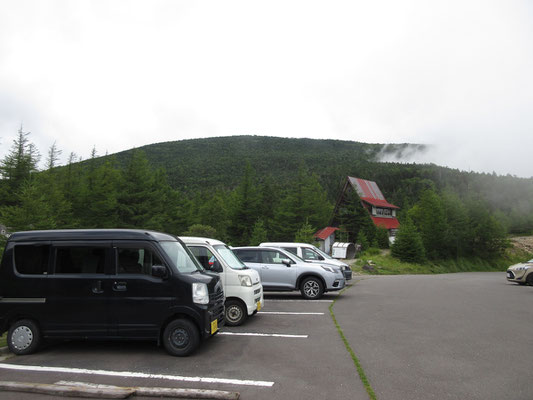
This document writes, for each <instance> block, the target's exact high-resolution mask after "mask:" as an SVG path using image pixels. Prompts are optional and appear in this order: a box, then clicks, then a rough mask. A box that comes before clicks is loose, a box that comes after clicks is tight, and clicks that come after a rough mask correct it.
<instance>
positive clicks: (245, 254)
mask: <svg viewBox="0 0 533 400" xmlns="http://www.w3.org/2000/svg"><path fill="white" fill-rule="evenodd" d="M233 252H234V253H235V254H236V255H237V257H239V259H240V260H241V261H242V262H252V263H259V262H261V260H260V258H261V257H260V254H259V252H258V251H257V250H240V249H233Z"/></svg>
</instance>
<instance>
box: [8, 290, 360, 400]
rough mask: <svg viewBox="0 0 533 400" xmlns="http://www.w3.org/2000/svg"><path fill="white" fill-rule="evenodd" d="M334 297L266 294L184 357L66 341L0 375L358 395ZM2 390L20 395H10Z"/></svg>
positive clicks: (249, 394) (279, 395)
mask: <svg viewBox="0 0 533 400" xmlns="http://www.w3.org/2000/svg"><path fill="white" fill-rule="evenodd" d="M336 297H337V293H326V295H325V296H324V297H323V298H322V299H321V300H317V301H306V300H303V299H302V298H301V297H300V295H299V293H296V292H295V293H287V294H285V293H267V294H266V298H265V308H264V309H263V310H262V312H260V313H259V314H257V315H256V316H254V317H252V318H250V319H249V320H248V321H247V322H246V323H245V324H244V325H242V326H239V327H223V328H222V329H221V331H220V333H219V334H218V335H216V336H215V337H213V338H212V339H210V340H208V341H206V342H205V343H204V344H203V345H202V346H201V347H200V349H199V351H197V352H196V353H195V354H194V355H192V356H191V357H185V358H177V357H171V356H169V355H168V354H167V353H166V352H165V351H164V350H163V349H162V348H158V347H157V346H156V345H155V344H154V343H135V342H66V343H57V344H52V345H49V346H47V347H46V348H44V349H42V350H41V351H39V352H38V353H36V354H33V355H29V356H24V357H12V358H9V359H7V360H4V361H2V364H1V366H2V368H1V369H0V376H1V377H2V378H1V380H9V381H25V382H40V383H55V382H58V381H70V382H90V383H98V384H108V385H119V386H151V387H154V386H155V387H180V388H201V389H217V390H225V391H235V392H239V393H240V394H241V398H243V399H246V398H254V399H280V400H281V399H288V398H290V399H309V398H339V399H340V398H343V399H347V398H362V399H364V398H366V392H365V389H364V388H363V385H362V384H361V382H360V379H359V377H358V375H357V372H356V370H355V367H354V365H353V361H352V360H351V358H350V356H349V354H348V352H347V351H346V348H345V346H344V344H343V342H342V341H341V338H340V337H339V334H338V332H337V330H336V328H335V326H334V324H333V322H332V319H331V316H330V313H329V309H328V308H329V306H330V305H331V304H332V302H333V300H334V299H335V298H336ZM341 300H342V297H341ZM7 364H8V365H7ZM42 367H46V368H42ZM10 368H24V369H10ZM58 368H61V369H58ZM354 395H355V397H354ZM2 396H3V397H2V398H13V399H15V398H16V399H17V400H21V394H17V393H2ZM6 396H11V397H6ZM359 396H362V397H359ZM22 398H27V399H33V398H38V395H30V394H22Z"/></svg>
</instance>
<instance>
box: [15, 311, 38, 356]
mask: <svg viewBox="0 0 533 400" xmlns="http://www.w3.org/2000/svg"><path fill="white" fill-rule="evenodd" d="M40 344H41V332H40V331H39V327H38V326H37V324H36V323H35V322H34V321H32V320H31V319H21V320H19V321H17V322H15V323H14V324H13V325H11V326H10V327H9V331H8V333H7V346H8V347H9V350H11V352H12V353H14V354H16V355H19V356H22V355H26V354H31V353H34V352H35V351H37V349H38V348H39V345H40Z"/></svg>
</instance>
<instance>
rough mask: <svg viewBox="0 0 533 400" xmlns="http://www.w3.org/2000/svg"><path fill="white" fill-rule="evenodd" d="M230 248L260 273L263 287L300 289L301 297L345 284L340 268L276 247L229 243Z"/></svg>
mask: <svg viewBox="0 0 533 400" xmlns="http://www.w3.org/2000/svg"><path fill="white" fill-rule="evenodd" d="M232 250H233V252H234V253H235V254H236V255H237V256H238V257H239V258H240V259H241V261H242V262H243V263H244V264H245V265H246V266H247V267H250V268H253V269H255V270H256V271H258V272H259V275H260V276H261V283H262V284H263V289H264V290H265V291H279V290H284V291H290V290H300V292H301V293H302V296H303V297H304V298H305V299H310V300H314V299H319V298H320V297H322V295H323V294H324V293H325V292H328V291H333V290H340V289H342V288H344V285H345V284H346V281H345V278H344V275H343V273H342V271H341V269H340V268H339V267H337V266H333V265H320V264H312V263H308V262H305V261H304V260H302V259H301V258H300V257H298V256H296V255H294V254H292V253H290V252H288V251H286V250H283V249H280V248H279V247H259V246H256V247H233V248H232Z"/></svg>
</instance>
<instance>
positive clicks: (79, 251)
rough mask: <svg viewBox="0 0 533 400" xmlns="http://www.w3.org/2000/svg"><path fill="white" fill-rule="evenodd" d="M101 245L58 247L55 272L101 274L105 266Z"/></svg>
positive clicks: (103, 249) (103, 250)
mask: <svg viewBox="0 0 533 400" xmlns="http://www.w3.org/2000/svg"><path fill="white" fill-rule="evenodd" d="M105 251H106V249H105V248H103V247H75V246H73V247H58V248H57V253H56V267H55V273H56V274H103V273H104V267H105Z"/></svg>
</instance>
